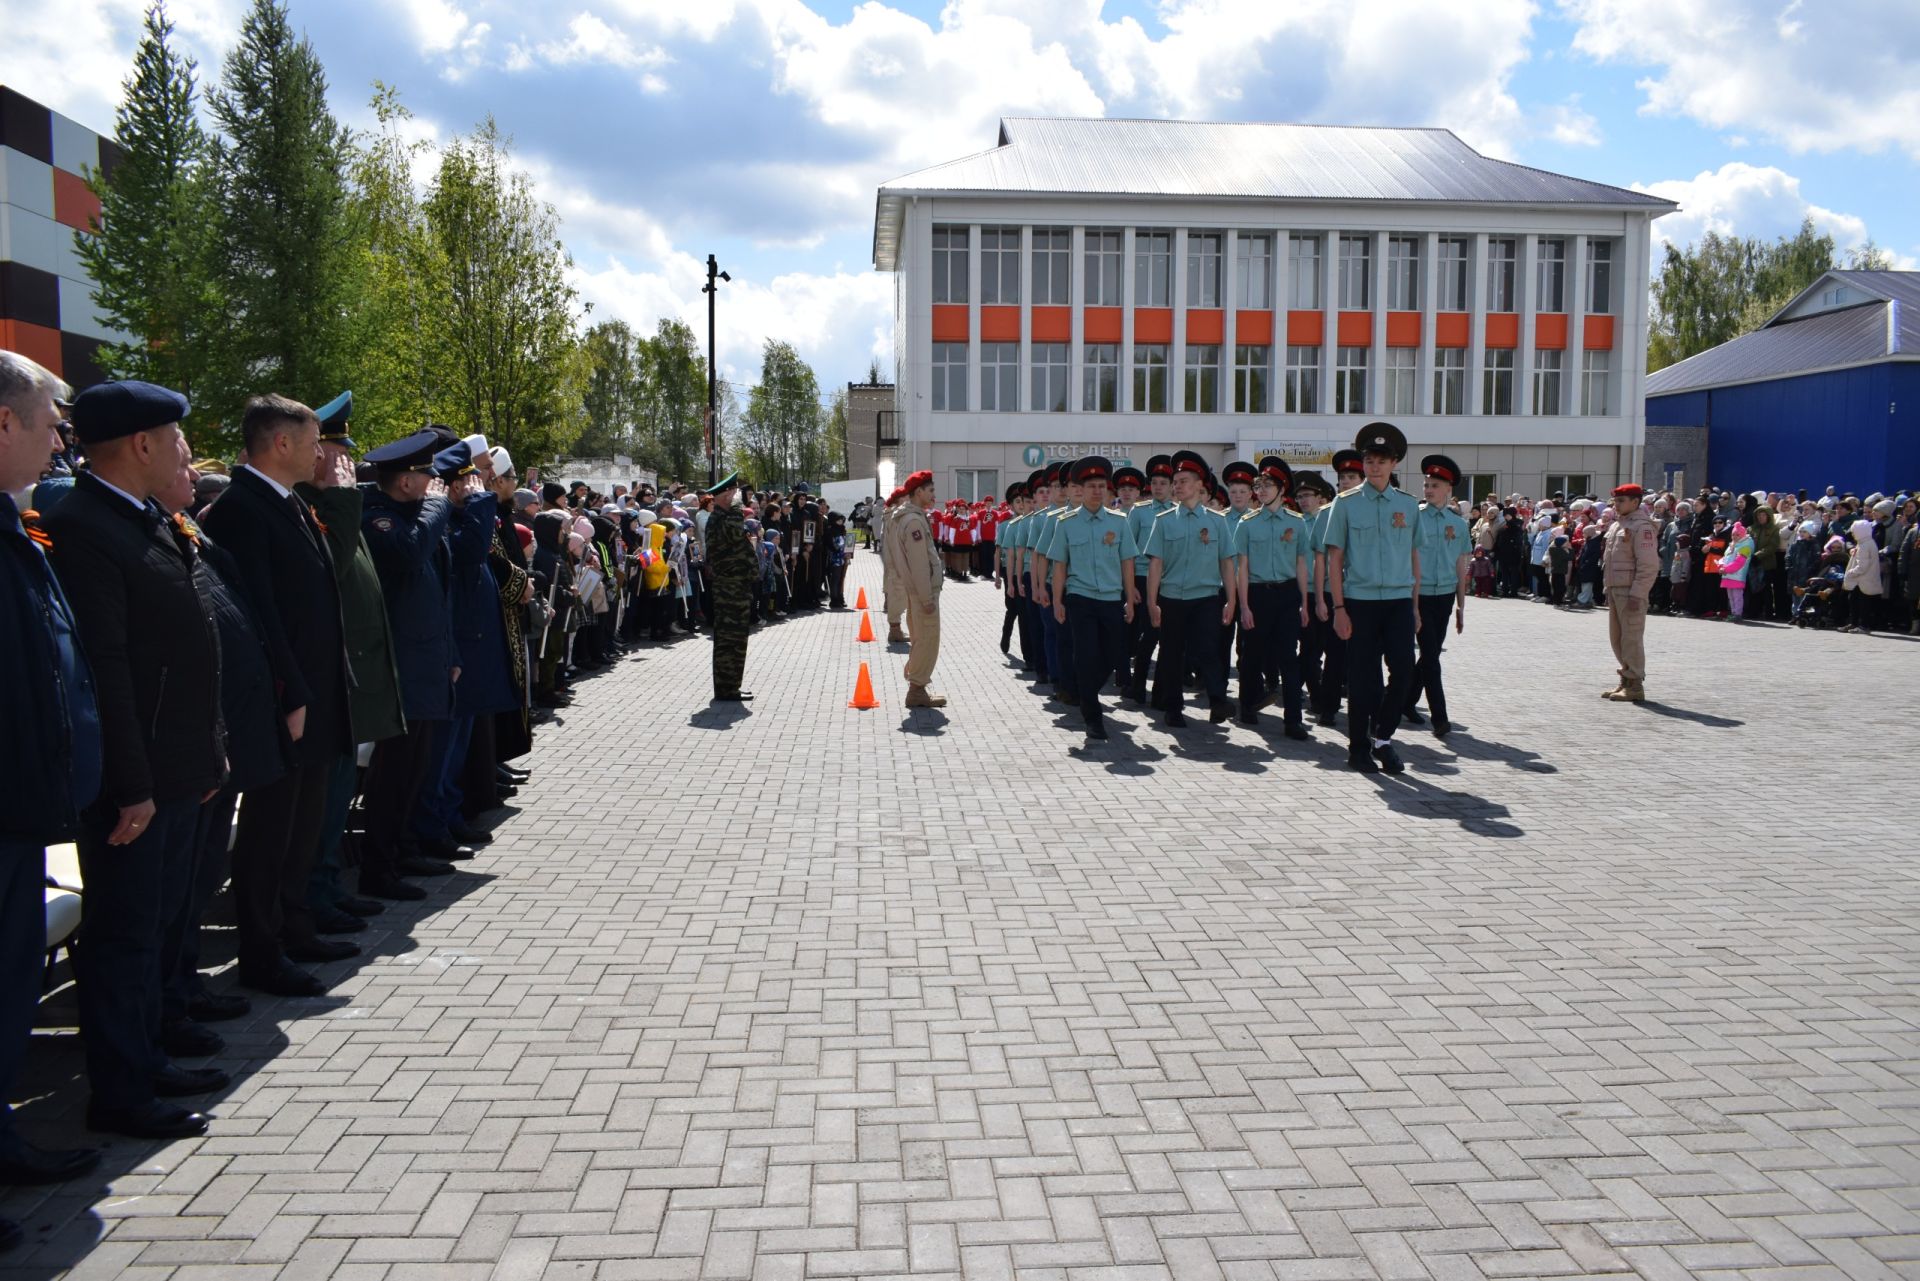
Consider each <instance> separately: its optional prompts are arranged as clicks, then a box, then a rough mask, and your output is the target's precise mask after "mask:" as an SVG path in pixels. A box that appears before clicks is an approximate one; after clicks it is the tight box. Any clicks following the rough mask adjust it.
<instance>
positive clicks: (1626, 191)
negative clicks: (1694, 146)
mask: <svg viewBox="0 0 1920 1281" xmlns="http://www.w3.org/2000/svg"><path fill="white" fill-rule="evenodd" d="M1475 154H1476V155H1478V156H1479V157H1480V158H1481V159H1482V160H1489V161H1492V162H1493V163H1494V164H1496V165H1505V166H1506V167H1507V168H1509V169H1521V170H1525V171H1526V172H1527V173H1537V174H1539V175H1541V176H1542V177H1545V178H1559V179H1562V180H1571V181H1573V182H1579V183H1585V184H1586V185H1587V186H1589V187H1600V188H1603V189H1605V190H1607V191H1617V192H1619V193H1620V194H1621V195H1623V196H1637V197H1639V198H1640V199H1642V200H1647V201H1653V202H1656V203H1659V204H1663V205H1672V206H1673V207H1674V208H1675V209H1678V208H1679V207H1680V202H1679V201H1677V200H1668V199H1667V198H1666V197H1665V196H1656V195H1654V194H1653V193H1652V192H1650V191H1635V190H1634V189H1633V188H1632V187H1620V186H1616V185H1614V184H1613V183H1610V182H1601V181H1600V180H1599V179H1597V178H1575V177H1574V176H1573V175H1572V174H1566V173H1555V172H1554V171H1553V170H1551V169H1542V168H1541V167H1540V166H1538V165H1523V164H1521V163H1520V162H1519V161H1518V160H1502V159H1501V158H1500V157H1498V156H1489V155H1487V154H1486V153H1485V152H1476V153H1475Z"/></svg>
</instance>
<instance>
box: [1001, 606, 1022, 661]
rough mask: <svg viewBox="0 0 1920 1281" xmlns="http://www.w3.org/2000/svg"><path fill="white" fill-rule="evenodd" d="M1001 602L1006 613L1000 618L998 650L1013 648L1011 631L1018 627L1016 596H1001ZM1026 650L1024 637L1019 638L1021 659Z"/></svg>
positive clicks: (1018, 615) (1018, 608) (1018, 610)
mask: <svg viewBox="0 0 1920 1281" xmlns="http://www.w3.org/2000/svg"><path fill="white" fill-rule="evenodd" d="M1001 602H1002V604H1003V605H1004V606H1005V609H1006V612H1005V613H1004V614H1002V615H1001V616H1000V648H1001V649H1010V648H1012V646H1013V629H1014V628H1016V627H1018V626H1019V625H1020V598H1019V597H1018V596H1006V595H1003V596H1002V597H1001ZM1026 650H1027V643H1026V637H1024V636H1022V637H1021V638H1020V656H1021V657H1022V658H1025V657H1026Z"/></svg>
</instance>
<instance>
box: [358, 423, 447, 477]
mask: <svg viewBox="0 0 1920 1281" xmlns="http://www.w3.org/2000/svg"><path fill="white" fill-rule="evenodd" d="M442 448H444V445H443V444H442V442H441V438H440V433H439V432H438V431H435V430H434V429H433V428H431V427H422V428H421V429H420V430H419V431H417V432H415V433H413V435H411V436H407V437H405V438H403V439H401V440H396V441H393V442H391V443H389V444H385V445H382V446H380V448H378V449H372V450H368V451H367V456H366V457H365V459H363V460H362V461H364V462H369V463H372V464H373V465H374V466H376V467H378V468H379V469H380V470H381V471H416V472H431V471H433V469H434V468H433V456H434V455H435V454H436V453H438V452H439V451H440V450H441V449H442Z"/></svg>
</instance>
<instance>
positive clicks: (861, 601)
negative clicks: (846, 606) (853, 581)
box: [853, 587, 867, 609]
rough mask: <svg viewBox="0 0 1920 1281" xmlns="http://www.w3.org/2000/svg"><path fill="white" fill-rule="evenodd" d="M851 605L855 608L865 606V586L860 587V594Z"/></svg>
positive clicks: (863, 607)
mask: <svg viewBox="0 0 1920 1281" xmlns="http://www.w3.org/2000/svg"><path fill="white" fill-rule="evenodd" d="M853 607H854V608H855V609H865V608H866V607H867V589H866V588H864V587H862V588H861V589H860V595H859V597H858V598H857V599H856V600H855V601H854V602H853Z"/></svg>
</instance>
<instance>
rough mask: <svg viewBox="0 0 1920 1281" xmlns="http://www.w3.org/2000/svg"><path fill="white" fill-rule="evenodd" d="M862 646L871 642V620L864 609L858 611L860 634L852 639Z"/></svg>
mask: <svg viewBox="0 0 1920 1281" xmlns="http://www.w3.org/2000/svg"><path fill="white" fill-rule="evenodd" d="M854 639H855V640H857V641H859V642H860V643H861V644H862V645H865V644H867V643H868V642H870V641H872V640H873V619H872V617H870V616H869V615H868V613H867V611H866V610H865V609H862V610H861V611H860V634H859V635H858V636H856V637H854Z"/></svg>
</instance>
